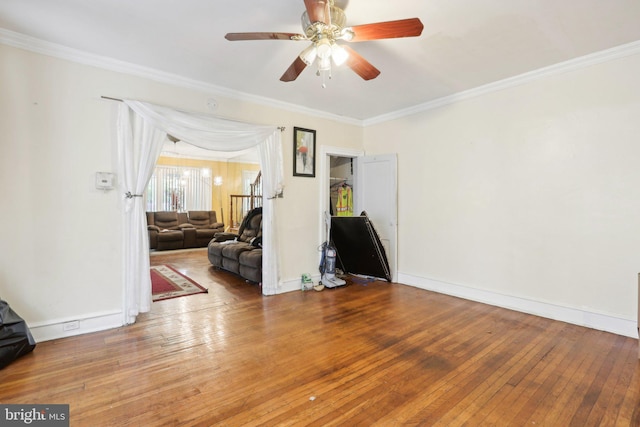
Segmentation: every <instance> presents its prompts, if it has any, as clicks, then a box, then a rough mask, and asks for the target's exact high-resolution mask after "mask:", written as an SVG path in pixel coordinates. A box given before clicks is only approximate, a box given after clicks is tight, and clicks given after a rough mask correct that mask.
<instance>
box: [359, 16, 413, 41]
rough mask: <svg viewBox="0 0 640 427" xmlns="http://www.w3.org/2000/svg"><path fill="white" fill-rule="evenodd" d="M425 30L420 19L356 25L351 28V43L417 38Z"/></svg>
mask: <svg viewBox="0 0 640 427" xmlns="http://www.w3.org/2000/svg"><path fill="white" fill-rule="evenodd" d="M423 28H424V25H422V22H421V21H420V19H418V18H410V19H400V20H398V21H387V22H377V23H375V24H364V25H356V26H355V27H351V31H353V33H354V36H353V38H352V39H351V40H350V41H352V42H362V41H367V40H380V39H394V38H398V37H417V36H419V35H420V34H422V29H423Z"/></svg>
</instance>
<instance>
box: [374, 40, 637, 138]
mask: <svg viewBox="0 0 640 427" xmlns="http://www.w3.org/2000/svg"><path fill="white" fill-rule="evenodd" d="M637 54H640V40H638V41H635V42H631V43H627V44H623V45H620V46H616V47H612V48H610V49H605V50H602V51H599V52H595V53H591V54H589V55H585V56H581V57H578V58H574V59H570V60H568V61H564V62H560V63H558V64H554V65H550V66H548V67H544V68H540V69H537V70H534V71H529V72H526V73H523V74H519V75H517V76H514V77H509V78H506V79H503V80H499V81H497V82H493V83H489V84H486V85H483V86H478V87H476V88H473V89H469V90H465V91H462V92H458V93H455V94H453V95H449V96H445V97H442V98H438V99H435V100H433V101H429V102H426V103H424V104H419V105H416V106H413V107H409V108H405V109H402V110H397V111H394V112H392V113H389V114H383V115H380V116H377V117H373V118H370V119H366V120H364V121H363V126H364V127H367V126H371V125H375V124H379V123H383V122H387V121H390V120H396V119H400V118H403V117H406V116H410V115H413V114H417V113H421V112H424V111H428V110H433V109H435V108H440V107H443V106H445V105H450V104H453V103H456V102H459V101H463V100H466V99H471V98H475V97H478V96H482V95H485V94H487V93H491V92H496V91H499V90H503V89H508V88H511V87H514V86H519V85H523V84H526V83H529V82H532V81H535V80H539V79H543V78H546V77H551V76H554V75H558V74H563V73H566V72H570V71H575V70H579V69H581V68H586V67H590V66H592V65H596V64H600V63H603V62H608V61H613V60H615V59H619V58H624V57H627V56H631V55H637Z"/></svg>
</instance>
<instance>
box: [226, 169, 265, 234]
mask: <svg viewBox="0 0 640 427" xmlns="http://www.w3.org/2000/svg"><path fill="white" fill-rule="evenodd" d="M229 199H230V204H231V206H230V209H229V210H230V214H231V220H230V226H231V229H232V230H237V229H238V228H239V227H240V224H241V223H242V219H243V218H244V217H245V215H246V214H247V213H248V212H249V211H250V210H251V209H253V208H257V207H260V206H262V172H258V176H257V177H256V179H255V180H254V181H253V183H252V184H250V185H249V194H231V195H229Z"/></svg>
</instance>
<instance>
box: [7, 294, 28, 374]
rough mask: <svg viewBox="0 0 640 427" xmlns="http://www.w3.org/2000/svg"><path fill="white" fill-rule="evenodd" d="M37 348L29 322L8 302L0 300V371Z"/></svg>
mask: <svg viewBox="0 0 640 427" xmlns="http://www.w3.org/2000/svg"><path fill="white" fill-rule="evenodd" d="M35 347H36V342H35V340H34V339H33V337H32V336H31V331H29V327H28V326H27V322H25V321H24V320H23V319H22V318H21V317H20V316H18V315H17V314H16V312H15V311H13V310H12V309H11V307H9V303H8V302H6V301H3V300H0V369H2V368H4V367H5V366H7V365H8V364H9V363H11V362H13V361H14V360H16V359H17V358H18V357H20V356H24V355H25V354H27V353H29V352H31V351H33V349H34V348H35Z"/></svg>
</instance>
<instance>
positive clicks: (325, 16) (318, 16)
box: [304, 0, 331, 25]
mask: <svg viewBox="0 0 640 427" xmlns="http://www.w3.org/2000/svg"><path fill="white" fill-rule="evenodd" d="M304 7H306V8H307V14H308V15H309V20H310V21H311V23H314V22H324V23H325V24H327V25H331V12H330V6H329V2H328V1H327V0H304Z"/></svg>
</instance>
